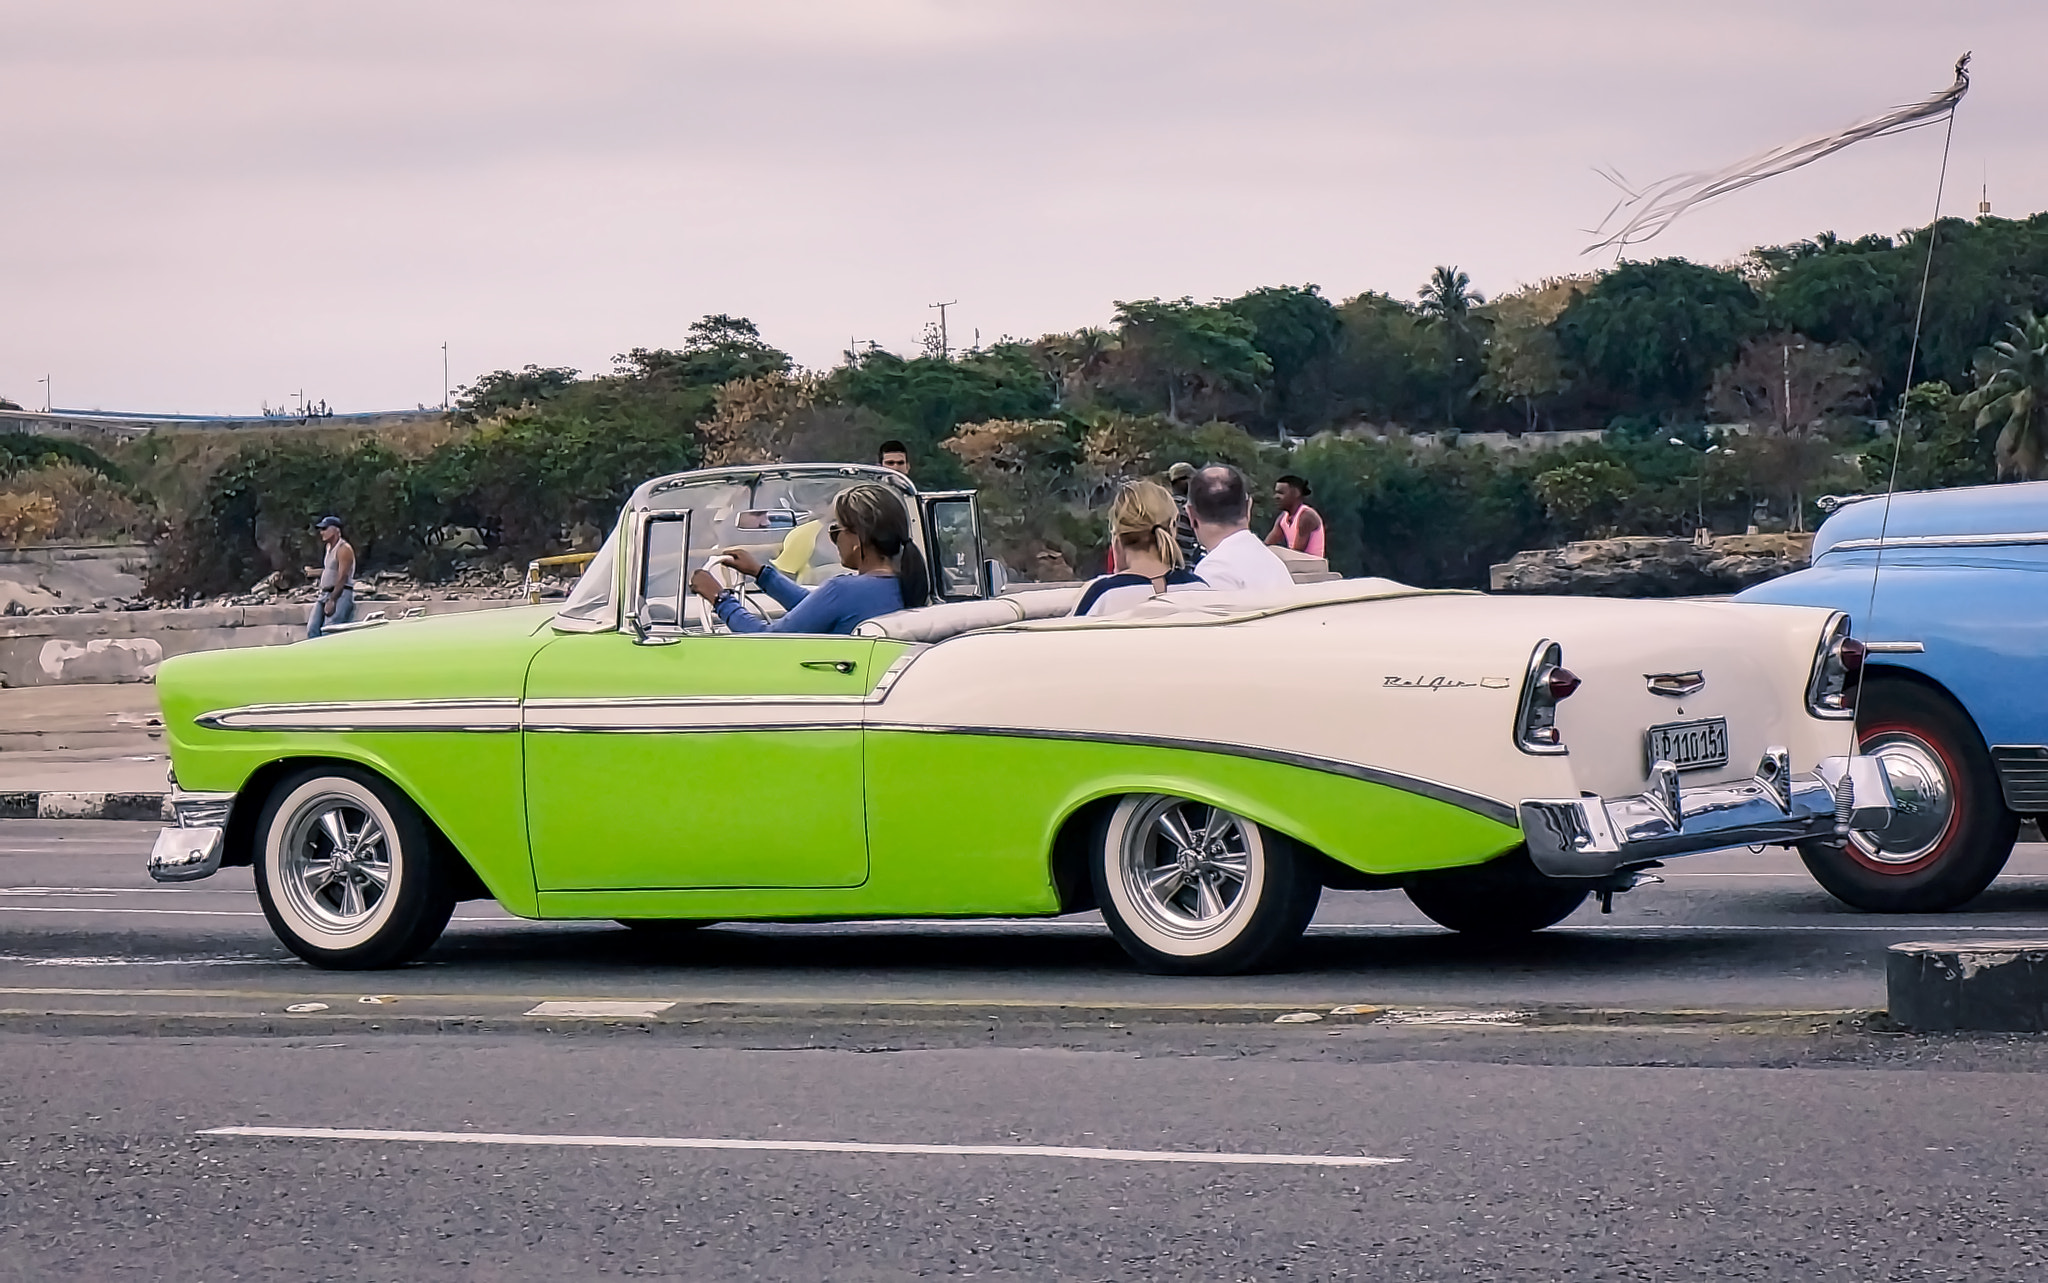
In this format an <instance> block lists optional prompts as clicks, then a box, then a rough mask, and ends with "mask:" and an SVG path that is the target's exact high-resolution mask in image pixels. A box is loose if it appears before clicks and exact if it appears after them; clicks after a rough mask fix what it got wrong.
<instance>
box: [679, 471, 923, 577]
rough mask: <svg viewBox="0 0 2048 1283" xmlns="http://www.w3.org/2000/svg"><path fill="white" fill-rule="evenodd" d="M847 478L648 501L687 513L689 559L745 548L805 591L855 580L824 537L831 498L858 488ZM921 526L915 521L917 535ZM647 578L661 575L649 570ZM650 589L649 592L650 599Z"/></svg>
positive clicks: (705, 490) (746, 484)
mask: <svg viewBox="0 0 2048 1283" xmlns="http://www.w3.org/2000/svg"><path fill="white" fill-rule="evenodd" d="M853 480H854V479H850V478H847V477H843V476H832V475H827V476H817V475H810V476H805V475H801V474H799V475H796V476H786V475H785V476H777V475H774V474H773V473H770V474H767V475H763V476H756V477H747V478H740V479H734V478H730V477H727V478H720V479H718V480H706V481H697V482H688V481H682V482H677V483H676V484H674V485H672V486H669V487H666V488H658V489H656V490H654V491H653V492H652V493H650V494H649V495H648V496H647V506H648V508H649V509H650V510H653V511H660V512H674V511H681V510H685V509H687V510H688V511H689V513H690V555H691V556H692V557H694V558H695V559H696V560H698V561H700V562H701V561H703V560H704V559H705V558H706V557H709V556H711V555H712V554H713V553H714V552H720V551H723V550H724V549H727V548H745V549H746V550H747V551H748V552H751V553H753V554H754V555H755V556H756V557H759V558H760V559H761V560H762V561H767V562H773V563H774V564H775V567H776V569H778V570H780V571H782V572H783V573H784V574H786V575H788V576H789V577H790V578H791V579H794V580H796V581H797V582H798V583H800V584H802V585H803V586H804V587H806V588H810V587H814V586H815V585H818V584H821V583H823V582H825V581H826V580H827V579H831V578H834V577H835V576H838V575H844V574H849V573H851V572H850V571H848V570H847V569H846V567H844V566H842V565H840V564H839V551H838V549H836V548H834V547H833V546H832V541H831V540H830V539H828V538H826V537H825V530H826V527H828V526H829V525H831V523H832V497H833V496H834V495H836V494H838V493H839V492H840V491H841V490H844V489H845V488H846V487H847V486H848V485H850V484H852V483H853ZM915 521H916V516H915V513H914V512H913V514H912V522H913V528H914V523H915ZM648 571H649V574H650V575H653V574H658V573H660V572H661V568H659V567H655V566H649V567H648ZM651 591H652V590H651V589H650V592H651Z"/></svg>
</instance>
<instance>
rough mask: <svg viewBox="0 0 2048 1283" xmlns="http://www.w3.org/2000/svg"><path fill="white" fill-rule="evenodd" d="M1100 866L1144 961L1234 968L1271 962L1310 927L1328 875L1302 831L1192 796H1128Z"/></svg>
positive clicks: (1162, 967)
mask: <svg viewBox="0 0 2048 1283" xmlns="http://www.w3.org/2000/svg"><path fill="white" fill-rule="evenodd" d="M1090 872H1091V875H1092V876H1093V878H1094V881H1095V902H1096V903H1097V904H1098V905H1100V906H1101V908H1102V916H1103V918H1104V920H1106V921H1107V922H1108V923H1109V929H1110V931H1111V932H1112V933H1113V934H1114V935H1115V936H1116V938H1117V942H1118V943H1119V944H1121V945H1123V947H1124V949H1125V950H1126V951H1127V952H1128V953H1129V954H1130V955H1131V956H1132V957H1133V958H1135V959H1137V961H1138V962H1139V964H1140V965H1142V966H1144V967H1146V968H1147V969H1149V970H1153V971H1163V972H1171V973H1175V974H1182V975H1226V974H1229V973H1232V972H1238V971H1250V970H1252V969H1254V968H1257V967H1262V966H1267V965H1270V964H1271V963H1272V962H1273V961H1275V960H1276V959H1278V958H1279V957H1280V956H1281V955H1282V954H1283V953H1285V952H1286V951H1287V950H1288V949H1289V948H1291V947H1293V945H1294V944H1295V942H1296V941H1298V940H1299V939H1300V938H1301V933H1302V932H1303V931H1304V930H1305V929H1307V927H1308V921H1309V919H1310V918H1311V917H1313V916H1315V911H1316V901H1317V900H1318V899H1319V898H1320V897H1321V895H1322V890H1323V888H1322V882H1321V881H1320V879H1319V878H1318V877H1317V876H1316V869H1315V867H1314V864H1313V862H1312V861H1311V860H1310V859H1309V857H1308V856H1307V854H1306V853H1304V852H1303V851H1302V850H1301V849H1300V848H1299V847H1297V846H1296V845H1295V844H1294V842H1293V841H1291V840H1290V839H1288V838H1286V837H1284V836H1282V835H1281V834H1278V833H1274V832H1271V831H1270V830H1268V829H1265V828H1262V827H1261V826H1260V825H1258V824H1256V823H1254V822H1252V821H1251V820H1248V819H1246V818H1245V817H1243V816H1241V815H1234V814H1232V813H1231V812H1229V811H1226V810H1223V809H1222V808H1220V807H1214V806H1209V805H1207V804H1205V803H1201V802H1196V801H1193V800H1191V799H1188V798H1184V797H1170V796H1165V795H1161V794H1143V795H1139V796H1135V797H1127V798H1125V799H1123V801H1121V802H1119V803H1118V804H1117V806H1116V808H1115V809H1114V810H1112V811H1111V812H1110V813H1109V816H1108V818H1107V820H1106V821H1105V822H1104V824H1103V826H1102V831H1101V834H1100V836H1099V838H1098V840H1097V842H1096V847H1095V851H1094V858H1093V859H1092V860H1091V861H1090Z"/></svg>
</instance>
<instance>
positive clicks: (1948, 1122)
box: [0, 1026, 2048, 1283]
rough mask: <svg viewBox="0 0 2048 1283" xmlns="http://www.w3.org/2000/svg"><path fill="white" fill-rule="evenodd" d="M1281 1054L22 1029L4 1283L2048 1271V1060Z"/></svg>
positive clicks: (1530, 1039)
mask: <svg viewBox="0 0 2048 1283" xmlns="http://www.w3.org/2000/svg"><path fill="white" fill-rule="evenodd" d="M1253 1033H1254V1034H1256V1035H1258V1036H1259V1038H1260V1039H1261V1040H1262V1041H1255V1042H1253V1043H1251V1044H1248V1045H1240V1044H1238V1043H1236V1042H1233V1041H1230V1040H1228V1039H1225V1040H1221V1041H1211V1042H1210V1043H1208V1044H1207V1045H1204V1046H1184V1045H1176V1044H1174V1043H1173V1041H1172V1040H1171V1039H1170V1038H1168V1039H1164V1040H1162V1041H1161V1042H1159V1043H1157V1044H1155V1042H1154V1040H1152V1039H1150V1038H1148V1037H1143V1036H1141V1037H1138V1038H1136V1039H1133V1040H1132V1041H1130V1042H1129V1043H1128V1044H1127V1045H1123V1046H1119V1047H1115V1048H1104V1047H1099V1046H1098V1047H1087V1048H1082V1049H1078V1050H1074V1049H1027V1048H1002V1047H972V1048H937V1049H929V1050H914V1049H894V1048H889V1047H871V1048H867V1049H864V1050H862V1051H850V1050H817V1049H792V1048H787V1047H774V1046H757V1047H693V1046H685V1045H678V1044H673V1043H667V1042H662V1041H654V1040H648V1039H641V1038H631V1037H618V1036H614V1037H607V1038H596V1039H575V1038H558V1039H546V1038H531V1037H518V1038H510V1039H490V1038H449V1037H445V1036H443V1037H415V1036H408V1035H383V1036H375V1037H367V1038H323V1039H318V1040H316V1039H312V1038H276V1039H266V1040H252V1039H243V1038H238V1037H217V1038H201V1039H196V1040H183V1041H180V1040H167V1039H148V1038H116V1039H98V1038H47V1037H38V1036H30V1035H22V1034H0V1076H4V1080H5V1081H6V1082H7V1083H8V1084H9V1087H8V1090H7V1092H6V1093H5V1095H4V1098H0V1128H4V1132H5V1135H6V1137H7V1144H6V1148H5V1157H4V1158H0V1279H35V1280H42V1279H50V1278H62V1277H81V1278H93V1279H106V1278H130V1277H133V1278H148V1279H153V1280H157V1279H161V1280H182V1279H193V1280H219V1279H243V1278H280V1279H284V1278H289V1279H341V1278H350V1279H353V1278H380V1279H381V1278H419V1279H428V1278H463V1279H504V1280H512V1279H518V1280H525V1279H546V1280H559V1279H581V1278H598V1277H677V1278H692V1279H804V1280H810V1279H826V1278H831V1279H871V1278H892V1279H893V1278H919V1277H990V1278H1020V1277H1027V1278H1037V1279H1042V1278H1072V1279H1152V1278H1171V1279H1190V1278H1197V1279H1261V1280H1265V1279H1275V1278H1361V1279H1404V1280H1405V1279H1416V1280H1435V1279H1500V1280H1507V1279H1517V1280H1521V1279H1526V1280H1546V1281H1548V1280H1556V1279H1573V1278H1583V1279H1615V1278H1627V1279H1670V1280H1681V1279H1683V1280H1693V1279H1706V1278H1725V1279H1742V1280H1748V1281H1755V1280H1800V1281H1801V1283H1812V1281H1815V1280H1840V1281H1841V1283H1876V1281H1880V1280H1903V1279H1948V1280H1968V1281H1970V1283H1997V1281H2002V1280H2013V1281H2019V1280H2038V1279H2040V1278H2042V1277H2044V1276H2048V1227H2044V1225H2043V1223H2042V1222H2041V1220H2040V1218H2039V1216H2038V1209H2039V1208H2040V1206H2041V1205H2042V1203H2043V1201H2044V1198H2048V1177H2044V1171H2043V1164H2042V1162H2041V1156H2040V1151H2039V1146H2038V1138H2039V1137H2040V1136H2041V1135H2042V1134H2043V1132H2044V1129H2048V1092H2043V1091H2042V1090H2041V1083H2042V1079H2041V1077H2040V1073H2039V1071H2040V1069H2041V1067H2042V1059H2043V1058H2042V1055H2041V1054H2040V1050H2039V1049H2038V1048H2033V1047H2027V1048H2020V1049H2014V1048H2010V1047H2004V1046H1989V1047H1986V1046H1980V1045H1973V1044H1948V1045H1945V1046H1943V1047H1942V1048H1941V1049H1940V1050H1939V1051H1929V1050H1928V1049H1926V1048H1920V1049H1918V1050H1917V1052H1890V1051H1886V1050H1885V1049H1883V1048H1872V1047H1870V1046H1867V1045H1863V1046H1859V1045H1855V1044H1854V1041H1853V1040H1849V1041H1848V1042H1846V1043H1844V1044H1843V1045H1841V1046H1837V1047H1834V1048H1832V1050H1831V1053H1830V1054H1829V1055H1827V1056H1815V1055H1812V1054H1810V1053H1809V1054H1806V1055H1803V1056H1794V1057H1793V1058H1792V1061H1791V1065H1792V1067H1768V1068H1765V1067H1755V1066H1753V1065H1740V1064H1736V1065H1730V1064H1720V1063H1712V1062H1713V1061H1714V1060H1715V1059H1716V1055H1704V1056H1703V1055H1700V1054H1698V1053H1701V1052H1703V1051H1713V1050H1714V1049H1713V1048H1712V1047H1708V1046H1706V1045H1705V1044H1702V1043H1697V1042H1696V1043H1694V1044H1692V1045H1688V1044H1686V1042H1685V1040H1684V1038H1683V1037H1682V1036H1672V1037H1667V1038H1665V1039H1664V1040H1663V1041H1657V1040H1655V1039H1651V1040H1644V1039H1641V1038H1638V1039H1635V1040H1633V1041H1632V1042H1631V1043H1630V1045H1629V1046H1628V1047H1627V1048H1626V1049H1623V1048H1618V1047H1616V1046H1613V1045H1603V1044H1601V1043H1600V1042H1599V1038H1600V1036H1599V1035H1594V1034H1588V1033H1584V1032H1573V1033H1568V1034H1562V1035H1545V1034H1535V1033H1529V1032H1494V1033H1487V1034H1483V1035H1478V1036H1477V1037H1476V1038H1473V1039H1470V1040H1465V1041H1459V1040H1450V1041H1441V1040H1431V1041H1422V1042H1415V1043H1412V1044H1409V1045H1405V1046H1404V1045H1402V1037H1401V1031H1398V1030H1394V1031H1375V1030H1373V1029H1372V1028H1370V1027H1366V1028H1354V1029H1344V1030H1322V1029H1317V1028H1313V1027H1310V1028H1285V1029H1277V1030H1276V1029H1275V1028H1274V1027H1272V1026H1263V1027H1256V1028H1255V1029H1254V1030H1253ZM1411 1033H1412V1031H1411ZM1270 1035H1278V1036H1277V1037H1273V1036H1270ZM1557 1038H1565V1039H1570V1040H1575V1041H1582V1040H1587V1039H1591V1040H1592V1043H1591V1044H1590V1045H1589V1046H1587V1047H1585V1048H1584V1049H1583V1050H1584V1051H1585V1052H1586V1054H1581V1055H1567V1054H1564V1053H1565V1052H1566V1051H1568V1050H1570V1048H1568V1047H1563V1046H1561V1045H1560V1044H1559V1043H1558V1042H1557V1041H1556V1039H1557ZM1782 1051H1783V1048H1782V1047H1781V1046H1780V1044H1777V1043H1775V1042H1771V1041H1770V1040H1765V1041H1764V1043H1763V1044H1762V1045H1761V1046H1760V1047H1759V1048H1758V1049H1756V1050H1755V1051H1754V1052H1752V1053H1751V1054H1752V1055H1754V1056H1760V1057H1762V1058H1764V1059H1770V1058H1771V1057H1772V1056H1774V1055H1777V1054H1780V1053H1781V1052H1782ZM1717 1054H1718V1053H1717ZM1545 1061H1550V1062H1558V1061H1563V1062H1564V1063H1543V1062H1545ZM1646 1062H1647V1063H1646ZM247 1128H257V1129H281V1130H283V1131H285V1132H287V1133H289V1134H287V1135H284V1136H264V1135H248V1134H232V1133H230V1134H221V1129H247ZM322 1129H345V1131H346V1132H348V1133H353V1134H352V1135H345V1136H342V1137H335V1136H332V1135H322V1134H320V1132H321V1130H322ZM394 1132H396V1133H402V1134H398V1135H393V1134H391V1133H394ZM480 1133H482V1135H480ZM422 1134H424V1135H422ZM914 1146H921V1147H927V1148H925V1149H923V1150H914V1149H912V1148H911V1147H914ZM1020 1147H1031V1148H1024V1150H1023V1152H1019V1149H1020ZM1161 1158H1164V1159H1167V1160H1169V1161H1157V1160H1159V1159H1161ZM1363 1159H1379V1160H1398V1161H1393V1162H1386V1163H1382V1164H1371V1165H1366V1164H1359V1165H1332V1160H1337V1161H1341V1162H1345V1163H1347V1164H1350V1163H1359V1160H1363ZM1148 1160H1152V1161H1148Z"/></svg>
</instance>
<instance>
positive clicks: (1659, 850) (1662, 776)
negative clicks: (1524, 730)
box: [1521, 748, 1895, 878]
mask: <svg viewBox="0 0 2048 1283" xmlns="http://www.w3.org/2000/svg"><path fill="white" fill-rule="evenodd" d="M1894 805H1895V804H1894V802H1893V799H1892V789H1891V781H1890V780H1889V779H1888V778H1887V777H1886V775H1885V772H1884V767H1883V766H1882V765H1881V764H1880V763H1879V762H1878V760H1877V759H1876V758H1874V757H1864V756H1861V755H1858V756H1854V757H1827V758H1822V759H1821V761H1820V762H1819V763H1818V764H1817V765H1816V766H1815V767H1814V769H1813V771H1812V773H1811V774H1807V775H1793V774H1792V773H1791V768H1790V763H1789V761H1788V758H1787V754H1786V753H1785V750H1783V749H1780V748H1774V749H1771V750H1770V751H1769V752H1766V753H1765V754H1764V757H1763V760H1762V761H1761V762H1759V763H1758V764H1757V771H1756V774H1755V775H1754V776H1752V777H1751V778H1750V779H1748V780H1746V781H1743V782H1740V783H1734V784H1705V785H1701V786H1699V787H1697V788H1680V787H1679V785H1678V770H1677V768H1675V767H1673V766H1672V765H1671V764H1670V763H1669V762H1658V763H1657V764H1656V765H1655V766H1653V767H1651V769H1650V787H1649V788H1648V789H1646V790H1644V791H1643V792H1641V793H1638V794H1636V795H1635V796H1634V797H1611V798H1600V797H1594V796H1592V795H1591V794H1588V795H1586V796H1584V797H1578V798H1571V799H1568V800H1560V801H1541V800H1538V801H1527V802H1524V803H1522V806H1521V817H1522V833H1523V836H1524V837H1525V838H1526V839H1527V841H1528V844H1529V858H1530V859H1531V860H1532V861H1533V862H1534V863H1535V865H1536V867H1537V868H1538V869H1539V870H1541V871H1542V872H1543V873H1545V874H1548V875H1549V876H1551V877H1554V878H1599V877H1606V876H1607V875H1609V874H1611V873H1615V872H1617V871H1619V870H1621V869H1625V868H1628V867H1629V866H1631V865H1640V864H1644V863H1647V862H1648V861H1651V860H1661V859H1665V858H1667V857H1670V856H1674V855H1691V854H1692V853H1694V852H1696V851H1714V850H1719V849H1720V848H1722V847H1729V846H1744V845H1748V846H1758V845H1769V846H1783V845H1787V844H1790V843H1794V842H1804V841H1807V840H1808V839H1811V838H1827V837H1839V836H1844V835H1846V834H1847V833H1848V832H1849V831H1850V830H1851V829H1881V828H1883V827H1884V826H1885V825H1887V824H1889V823H1891V819H1892V810H1893V807H1894Z"/></svg>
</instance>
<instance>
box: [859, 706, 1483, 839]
mask: <svg viewBox="0 0 2048 1283" xmlns="http://www.w3.org/2000/svg"><path fill="white" fill-rule="evenodd" d="M867 729H868V730H869V731H871V732H873V731H902V732H908V733H910V734H923V735H987V736H992V737H996V738H1002V739H1043V740H1070V741H1078V742H1081V743H1088V744H1128V745H1132V746H1135V747H1139V748H1175V749H1186V750H1189V751H1191V752H1196V753H1216V754H1220V755H1222V756H1225V757H1243V758H1249V759H1251V760H1253V761H1256V762H1273V763H1276V764H1278V765H1281V766H1298V767H1301V768H1302V769H1304V770H1310V771H1321V772H1323V773H1325V774H1328V775H1342V776H1346V777H1347V778H1350V779H1354V780H1363V781H1365V782H1366V783H1368V784H1384V785H1386V786H1387V787H1388V788H1395V789H1399V790H1401V791H1402V792H1403V793H1413V794H1415V795H1416V796H1418V797H1426V798H1429V799H1430V800H1431V801H1433V802H1443V803H1446V804H1447V805H1450V806H1455V807H1459V808H1462V809H1464V810H1467V811H1471V812H1473V813H1475V814H1477V815H1483V816H1485V817H1486V818H1487V819H1489V820H1493V821H1495V822H1497V823H1500V824H1506V825H1509V826H1510V827H1515V826H1518V825H1519V824H1520V818H1519V816H1518V815H1517V814H1516V810H1515V808H1514V807H1512V806H1510V805H1508V804H1507V803H1506V802H1502V801H1500V800H1498V799H1497V798H1490V797H1486V796H1484V795H1483V794H1479V793H1468V792H1466V791H1465V790H1464V789H1461V788H1456V787H1454V786H1452V785H1449V784H1442V783H1439V782H1438V781H1436V780H1428V779H1423V778H1422V777H1420V776H1416V775H1403V774H1401V773H1400V772H1398V771H1389V770H1384V769H1382V768H1380V767H1377V766H1365V765H1362V764H1361V763H1358V762H1346V761H1343V760H1341V759H1338V758H1333V757H1316V756H1313V755H1311V754H1308V753H1295V752H1290V751H1288V750H1287V749H1279V748H1261V747H1259V746H1257V745H1252V744H1227V743H1223V742H1221V741H1218V740H1199V739H1182V738H1180V737H1177V736H1171V735H1126V734H1122V733H1112V732H1103V731H1061V730H1048V729H1045V728H1043V727H1032V726H940V725H923V724H919V725H912V724H908V723H896V722H883V723H877V722H869V723H868V724H867Z"/></svg>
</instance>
